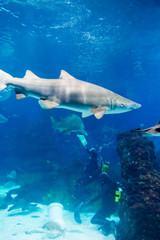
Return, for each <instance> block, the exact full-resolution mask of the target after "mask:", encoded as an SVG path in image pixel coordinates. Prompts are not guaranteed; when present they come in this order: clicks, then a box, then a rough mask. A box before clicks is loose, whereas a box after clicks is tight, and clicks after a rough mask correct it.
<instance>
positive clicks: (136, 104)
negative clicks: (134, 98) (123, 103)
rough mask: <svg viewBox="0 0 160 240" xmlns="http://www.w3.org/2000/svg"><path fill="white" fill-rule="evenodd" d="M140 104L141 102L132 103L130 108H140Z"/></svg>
mask: <svg viewBox="0 0 160 240" xmlns="http://www.w3.org/2000/svg"><path fill="white" fill-rule="evenodd" d="M141 106H142V105H141V104H139V103H134V104H133V105H132V107H131V108H132V109H138V108H140V107H141Z"/></svg>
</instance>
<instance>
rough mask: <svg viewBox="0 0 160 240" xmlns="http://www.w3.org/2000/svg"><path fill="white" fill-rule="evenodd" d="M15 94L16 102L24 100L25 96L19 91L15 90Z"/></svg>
mask: <svg viewBox="0 0 160 240" xmlns="http://www.w3.org/2000/svg"><path fill="white" fill-rule="evenodd" d="M15 93H16V99H17V100H20V99H23V98H25V97H26V96H25V94H24V93H22V92H21V91H20V90H19V89H17V88H15Z"/></svg>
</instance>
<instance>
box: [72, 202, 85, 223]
mask: <svg viewBox="0 0 160 240" xmlns="http://www.w3.org/2000/svg"><path fill="white" fill-rule="evenodd" d="M83 206H84V202H81V203H80V204H79V205H78V207H77V208H76V211H75V212H74V219H75V221H76V222H77V223H79V224H81V223H82V220H81V216H80V210H81V208H82V207H83Z"/></svg>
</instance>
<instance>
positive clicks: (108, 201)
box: [74, 160, 121, 236]
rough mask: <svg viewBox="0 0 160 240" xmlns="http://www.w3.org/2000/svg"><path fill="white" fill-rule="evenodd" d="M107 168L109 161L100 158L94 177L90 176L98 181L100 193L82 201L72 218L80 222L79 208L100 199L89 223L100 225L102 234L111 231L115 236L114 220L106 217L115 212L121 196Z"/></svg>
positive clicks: (117, 184)
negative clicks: (97, 208)
mask: <svg viewBox="0 0 160 240" xmlns="http://www.w3.org/2000/svg"><path fill="white" fill-rule="evenodd" d="M89 165H90V164H89ZM89 165H88V166H89ZM88 166H87V168H88ZM108 170H109V162H103V161H102V160H101V167H100V166H99V168H98V169H97V170H96V173H97V174H96V178H95V177H94V178H93V177H92V179H95V180H97V181H99V183H100V186H101V189H100V193H99V194H98V195H97V196H96V197H94V198H93V199H91V200H88V201H82V202H81V203H80V204H79V205H78V207H77V208H76V210H75V213H74V218H75V221H76V222H77V223H79V224H81V223H82V220H81V218H80V210H81V209H82V208H83V207H85V206H88V205H91V204H92V203H94V202H96V201H97V200H101V206H100V208H99V210H98V211H97V212H96V213H95V215H94V216H93V217H92V219H91V223H92V224H98V225H100V227H99V229H100V230H101V231H103V232H104V234H106V235H108V234H110V233H112V234H114V235H115V236H116V223H115V221H110V220H107V219H106V218H109V217H110V216H111V215H112V214H114V213H116V210H117V207H118V206H117V203H118V202H119V199H120V197H121V191H119V190H118V188H119V183H117V182H114V181H112V180H111V179H110V178H109V176H108V173H107V172H108ZM82 179H83V178H82ZM115 194H116V195H115Z"/></svg>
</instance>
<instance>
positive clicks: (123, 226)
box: [117, 132, 160, 240]
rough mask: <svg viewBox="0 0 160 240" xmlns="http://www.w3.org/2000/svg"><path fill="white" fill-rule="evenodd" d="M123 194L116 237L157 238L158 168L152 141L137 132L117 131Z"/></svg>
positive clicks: (159, 228) (120, 239) (159, 232)
mask: <svg viewBox="0 0 160 240" xmlns="http://www.w3.org/2000/svg"><path fill="white" fill-rule="evenodd" d="M117 139H118V148H117V152H118V154H119V157H120V160H121V176H122V183H123V194H122V198H121V201H120V207H119V216H120V219H121V221H120V223H119V225H118V229H117V230H118V240H125V239H127V240H135V239H136V240H142V239H143V240H158V239H159V236H160V204H159V203H160V171H159V166H158V164H157V162H156V158H155V153H154V145H153V143H152V142H151V141H150V140H148V139H147V138H145V137H143V136H142V134H140V133H130V132H125V133H122V134H119V135H118V138H117Z"/></svg>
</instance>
